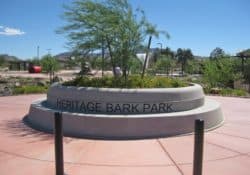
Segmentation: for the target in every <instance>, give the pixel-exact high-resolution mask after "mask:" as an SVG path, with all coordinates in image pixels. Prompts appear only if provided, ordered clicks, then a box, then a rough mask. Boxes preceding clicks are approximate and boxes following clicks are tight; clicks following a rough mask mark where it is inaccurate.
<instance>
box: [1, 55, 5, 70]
mask: <svg viewBox="0 0 250 175" xmlns="http://www.w3.org/2000/svg"><path fill="white" fill-rule="evenodd" d="M4 65H6V60H5V58H4V56H2V55H0V67H2V66H4Z"/></svg>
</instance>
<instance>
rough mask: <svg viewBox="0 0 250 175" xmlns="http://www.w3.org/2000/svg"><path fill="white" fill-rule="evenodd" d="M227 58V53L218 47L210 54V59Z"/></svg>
mask: <svg viewBox="0 0 250 175" xmlns="http://www.w3.org/2000/svg"><path fill="white" fill-rule="evenodd" d="M223 57H225V52H224V50H223V49H222V48H219V47H216V48H215V49H214V50H212V52H211V53H210V59H219V58H223Z"/></svg>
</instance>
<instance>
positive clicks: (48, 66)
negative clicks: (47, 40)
mask: <svg viewBox="0 0 250 175" xmlns="http://www.w3.org/2000/svg"><path fill="white" fill-rule="evenodd" d="M41 65H42V70H43V71H45V72H46V73H48V74H49V79H50V83H52V82H53V80H54V78H55V77H54V76H55V72H56V71H57V70H58V69H59V63H58V61H57V60H56V59H55V58H54V57H53V56H51V55H50V54H48V55H45V56H43V57H42V58H41Z"/></svg>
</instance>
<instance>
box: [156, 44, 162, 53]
mask: <svg viewBox="0 0 250 175" xmlns="http://www.w3.org/2000/svg"><path fill="white" fill-rule="evenodd" d="M157 44H159V45H160V46H161V52H162V43H157Z"/></svg>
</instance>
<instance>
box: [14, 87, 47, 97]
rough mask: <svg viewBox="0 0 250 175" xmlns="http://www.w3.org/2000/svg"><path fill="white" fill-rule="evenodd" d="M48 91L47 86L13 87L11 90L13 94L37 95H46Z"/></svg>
mask: <svg viewBox="0 0 250 175" xmlns="http://www.w3.org/2000/svg"><path fill="white" fill-rule="evenodd" d="M47 90H48V87H47V86H34V85H30V86H29V85H27V86H21V87H15V88H14V89H13V94H16V95H17V94H38V93H46V92H47Z"/></svg>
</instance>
